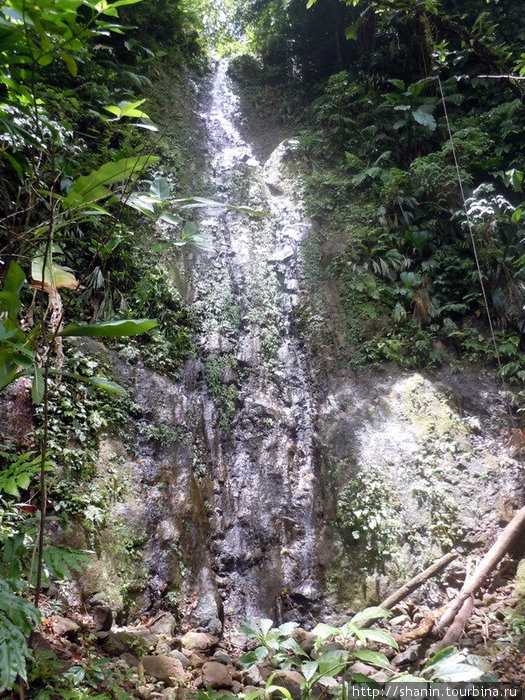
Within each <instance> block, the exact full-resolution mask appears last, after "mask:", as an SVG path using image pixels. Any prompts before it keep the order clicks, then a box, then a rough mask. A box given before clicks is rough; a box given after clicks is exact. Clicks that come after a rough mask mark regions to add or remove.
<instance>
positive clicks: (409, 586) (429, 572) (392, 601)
mask: <svg viewBox="0 0 525 700" xmlns="http://www.w3.org/2000/svg"><path fill="white" fill-rule="evenodd" d="M457 556H458V555H457V553H455V552H449V553H448V554H445V555H444V556H442V557H441V559H438V560H437V561H436V562H434V563H433V564H432V565H431V566H429V567H427V568H426V569H425V570H424V571H421V572H420V573H419V574H417V575H416V576H414V577H413V578H411V579H410V581H407V583H405V584H404V585H403V586H401V588H398V589H397V591H394V592H393V593H391V594H390V595H389V596H388V598H385V599H384V601H383V602H382V603H380V604H379V606H380V607H381V608H386V609H387V610H390V608H393V607H394V605H396V603H399V601H400V600H403V598H406V597H407V595H408V594H409V593H412V591H415V590H416V588H419V586H421V585H422V584H423V583H425V581H428V579H430V578H432V576H435V575H436V574H438V573H439V572H440V571H442V570H443V569H444V568H445V567H446V566H448V565H449V564H450V562H451V561H453V560H454V559H456V558H457Z"/></svg>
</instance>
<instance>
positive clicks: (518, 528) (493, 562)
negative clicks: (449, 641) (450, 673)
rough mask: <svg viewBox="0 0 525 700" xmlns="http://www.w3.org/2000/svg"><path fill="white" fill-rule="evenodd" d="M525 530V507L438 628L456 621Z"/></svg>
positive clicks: (484, 560) (503, 532)
mask: <svg viewBox="0 0 525 700" xmlns="http://www.w3.org/2000/svg"><path fill="white" fill-rule="evenodd" d="M524 529H525V506H524V507H523V508H521V509H520V510H518V511H517V512H516V513H515V515H514V517H513V518H512V520H511V521H510V523H509V524H508V525H507V526H506V527H505V529H504V530H503V531H502V532H501V534H500V535H499V537H498V539H497V540H496V542H495V543H494V544H493V545H492V547H491V548H490V549H489V551H488V552H487V553H486V554H485V556H484V557H483V559H482V560H481V561H480V562H479V564H478V565H477V567H476V568H475V570H474V573H473V574H472V576H469V577H468V578H467V579H466V580H465V583H464V584H463V586H462V588H461V590H460V591H459V593H458V594H457V596H456V597H455V598H454V600H452V601H451V602H450V603H449V605H448V606H447V608H446V610H445V612H444V613H443V615H442V617H441V619H440V620H439V622H438V623H437V625H436V628H437V629H438V630H439V629H443V628H444V627H447V626H448V625H450V623H451V622H452V621H453V620H454V618H455V617H456V615H457V614H458V612H459V610H460V609H461V608H462V606H463V603H464V602H465V601H466V600H467V598H469V597H470V596H471V595H472V594H473V593H475V592H476V591H477V590H478V588H480V587H481V585H482V584H483V582H484V581H485V580H486V578H487V576H488V575H489V574H490V572H491V571H492V570H493V569H494V568H495V567H496V566H497V565H498V563H499V562H500V560H501V559H502V558H503V557H504V556H505V554H507V552H508V551H509V550H510V549H511V547H512V545H513V544H514V542H515V541H516V539H517V538H518V536H519V535H520V534H521V533H522V532H523V530H524Z"/></svg>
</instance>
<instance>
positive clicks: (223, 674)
mask: <svg viewBox="0 0 525 700" xmlns="http://www.w3.org/2000/svg"><path fill="white" fill-rule="evenodd" d="M202 685H204V686H205V687H206V686H211V687H212V688H231V687H232V685H233V679H232V674H231V670H230V669H229V668H228V666H225V665H224V664H221V663H219V662H218V661H206V663H205V664H203V666H202Z"/></svg>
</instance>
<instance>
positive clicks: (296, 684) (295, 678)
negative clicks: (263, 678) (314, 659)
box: [273, 671, 304, 700]
mask: <svg viewBox="0 0 525 700" xmlns="http://www.w3.org/2000/svg"><path fill="white" fill-rule="evenodd" d="M302 683H304V677H303V676H302V675H301V674H300V673H299V672H298V671H277V673H276V674H275V676H274V679H273V685H282V686H283V688H286V690H288V692H289V693H290V695H291V696H292V698H293V700H301V684H302Z"/></svg>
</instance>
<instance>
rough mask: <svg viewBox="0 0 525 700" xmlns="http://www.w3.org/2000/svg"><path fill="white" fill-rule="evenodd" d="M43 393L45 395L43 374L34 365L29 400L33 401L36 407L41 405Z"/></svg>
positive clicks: (39, 368)
mask: <svg viewBox="0 0 525 700" xmlns="http://www.w3.org/2000/svg"><path fill="white" fill-rule="evenodd" d="M44 393H45V381H44V374H43V372H42V368H41V367H37V366H36V365H35V369H34V372H33V384H32V385H31V398H32V399H33V403H34V404H36V405H37V406H38V404H40V403H42V400H43V398H44Z"/></svg>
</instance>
